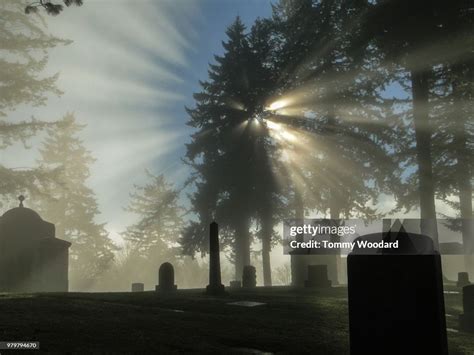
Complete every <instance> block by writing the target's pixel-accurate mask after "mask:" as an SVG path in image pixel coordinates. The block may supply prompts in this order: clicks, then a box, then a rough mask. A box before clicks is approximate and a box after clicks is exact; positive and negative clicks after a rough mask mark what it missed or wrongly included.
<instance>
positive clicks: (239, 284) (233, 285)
mask: <svg viewBox="0 0 474 355" xmlns="http://www.w3.org/2000/svg"><path fill="white" fill-rule="evenodd" d="M241 287H242V282H240V281H239V280H237V281H231V282H230V288H241Z"/></svg>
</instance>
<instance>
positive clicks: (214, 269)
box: [206, 222, 225, 295]
mask: <svg viewBox="0 0 474 355" xmlns="http://www.w3.org/2000/svg"><path fill="white" fill-rule="evenodd" d="M219 252H220V248H219V225H218V224H217V223H216V222H212V223H211V224H210V226H209V285H207V287H206V293H207V294H208V295H220V294H225V289H224V285H223V284H222V282H221V260H220V254H219Z"/></svg>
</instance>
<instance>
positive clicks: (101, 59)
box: [2, 0, 202, 237]
mask: <svg viewBox="0 0 474 355" xmlns="http://www.w3.org/2000/svg"><path fill="white" fill-rule="evenodd" d="M46 21H47V25H48V29H49V31H50V32H51V33H52V34H54V35H56V36H58V37H61V38H65V39H71V40H73V43H72V44H70V45H68V46H64V47H58V48H55V49H53V50H52V51H51V52H50V58H49V59H50V60H49V63H48V67H47V68H46V74H54V73H56V72H59V73H60V78H59V80H58V87H59V88H60V89H61V90H62V91H64V95H63V96H62V97H61V98H56V97H50V98H49V100H48V104H47V106H45V107H39V108H34V107H28V106H24V107H20V108H19V109H18V110H17V111H16V112H14V113H13V114H12V115H11V116H10V118H12V119H13V120H18V119H20V118H24V117H30V116H31V115H32V114H33V115H34V116H36V117H37V118H40V119H45V120H55V119H58V118H60V117H61V116H63V115H64V114H65V113H67V112H74V113H75V115H76V118H77V120H78V121H79V122H81V123H86V124H87V127H86V129H85V130H84V132H83V136H82V138H83V140H84V144H85V146H86V147H87V148H88V149H89V150H91V151H92V154H93V156H94V157H95V158H96V159H97V161H96V163H95V164H94V165H93V166H92V168H91V178H90V180H89V182H88V184H89V186H90V187H92V188H93V189H94V190H95V192H96V194H97V196H98V201H99V205H100V208H101V211H102V215H101V216H100V217H99V218H98V221H100V222H104V221H106V222H108V223H109V224H108V228H109V229H110V230H111V231H115V232H114V233H113V234H114V237H117V236H116V234H117V231H120V230H123V229H124V227H125V225H126V224H127V223H130V219H131V218H132V216H129V215H128V214H127V213H126V212H124V211H123V207H124V206H125V205H126V204H127V202H128V196H129V192H130V190H131V188H132V185H133V184H134V183H143V178H144V170H145V169H147V168H148V169H150V170H151V171H154V172H160V171H162V170H163V169H165V170H166V167H167V166H170V164H171V165H173V166H174V168H173V170H176V171H180V172H181V173H184V172H183V171H182V169H183V168H182V167H181V165H180V164H181V163H179V164H178V165H177V162H180V160H179V157H180V155H182V150H183V147H184V142H185V139H186V136H187V135H188V133H189V131H188V130H187V128H186V126H185V124H184V123H185V121H186V115H185V112H184V105H185V97H184V96H183V94H182V93H183V92H186V84H187V83H186V80H187V78H186V77H185V75H186V70H188V69H187V68H188V67H189V65H190V62H191V58H192V56H193V55H195V53H196V48H194V46H193V43H194V42H195V38H196V36H197V30H196V28H197V27H196V26H198V24H199V23H200V22H202V14H201V11H200V6H199V5H198V3H197V1H193V0H187V1H171V0H160V1H147V0H143V1H125V0H117V1H108V0H88V1H87V2H85V4H84V6H82V7H71V8H66V9H65V10H64V12H63V13H61V14H60V15H59V16H56V17H52V16H48V17H46ZM183 88H184V90H183ZM189 95H190V93H189ZM177 108H179V109H177ZM32 144H33V145H34V146H35V147H36V146H37V145H38V144H39V139H36V140H33V141H32ZM37 156H38V153H37V151H36V149H31V150H24V149H23V148H22V147H20V146H14V147H11V148H10V149H9V150H7V151H4V152H2V163H4V164H6V165H8V166H25V164H26V165H27V166H30V165H31V164H32V163H33V162H34V159H35V158H37ZM175 175H176V174H175ZM173 178H174V179H176V177H175V176H174V177H173ZM174 181H179V180H174Z"/></svg>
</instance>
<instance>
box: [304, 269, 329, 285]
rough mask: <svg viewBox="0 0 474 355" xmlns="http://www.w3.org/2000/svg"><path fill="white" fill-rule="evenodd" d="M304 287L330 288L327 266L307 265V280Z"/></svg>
mask: <svg viewBox="0 0 474 355" xmlns="http://www.w3.org/2000/svg"><path fill="white" fill-rule="evenodd" d="M304 286H305V287H331V280H329V279H328V267H327V265H308V280H306V281H305V283H304Z"/></svg>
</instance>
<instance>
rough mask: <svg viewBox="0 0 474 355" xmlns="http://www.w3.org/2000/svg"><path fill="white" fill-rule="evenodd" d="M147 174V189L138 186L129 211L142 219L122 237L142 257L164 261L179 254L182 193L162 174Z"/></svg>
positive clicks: (133, 194)
mask: <svg viewBox="0 0 474 355" xmlns="http://www.w3.org/2000/svg"><path fill="white" fill-rule="evenodd" d="M146 175H147V177H148V178H149V180H150V182H148V183H147V184H146V185H144V186H138V185H135V190H134V192H132V193H131V195H130V197H131V200H130V204H129V206H128V207H127V208H126V210H127V211H128V212H132V213H134V214H136V215H137V216H138V217H139V219H138V221H137V222H136V223H134V224H133V225H131V226H129V227H127V230H126V231H125V232H124V233H123V236H124V239H125V240H126V241H128V242H130V243H131V244H132V246H133V247H134V249H135V251H136V252H137V253H139V254H140V255H141V256H142V257H144V258H147V259H150V260H153V259H164V258H165V257H169V256H170V255H173V254H176V251H177V242H178V240H179V236H180V232H181V229H182V225H183V220H182V213H183V211H182V208H181V207H180V206H179V203H178V200H179V191H177V190H175V189H174V188H173V186H172V185H171V184H169V183H168V182H167V181H166V179H165V177H164V176H163V175H159V176H155V175H153V174H151V173H150V172H148V171H147V172H146Z"/></svg>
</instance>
